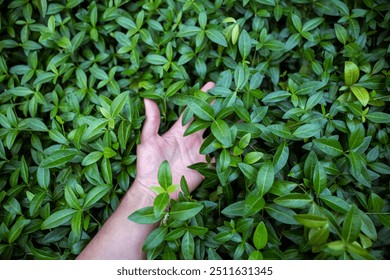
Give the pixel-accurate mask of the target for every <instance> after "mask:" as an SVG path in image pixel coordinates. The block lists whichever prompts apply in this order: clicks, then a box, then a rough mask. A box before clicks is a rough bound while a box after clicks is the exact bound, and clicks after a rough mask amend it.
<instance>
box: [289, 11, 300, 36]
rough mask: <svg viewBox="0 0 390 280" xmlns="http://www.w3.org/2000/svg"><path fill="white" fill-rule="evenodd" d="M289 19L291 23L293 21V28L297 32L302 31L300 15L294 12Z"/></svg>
mask: <svg viewBox="0 0 390 280" xmlns="http://www.w3.org/2000/svg"><path fill="white" fill-rule="evenodd" d="M291 20H292V23H293V25H294V27H295V29H296V30H297V31H298V32H301V31H302V21H301V19H300V17H299V16H298V15H296V14H292V15H291Z"/></svg>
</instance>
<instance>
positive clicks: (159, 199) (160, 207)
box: [153, 193, 169, 217]
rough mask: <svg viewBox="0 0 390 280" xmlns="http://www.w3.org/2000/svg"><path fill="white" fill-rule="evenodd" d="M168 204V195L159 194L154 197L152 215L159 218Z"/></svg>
mask: <svg viewBox="0 0 390 280" xmlns="http://www.w3.org/2000/svg"><path fill="white" fill-rule="evenodd" d="M168 202H169V194H168V193H160V194H159V195H157V196H156V198H155V199H154V202H153V210H154V215H155V216H156V217H160V216H161V215H162V214H163V213H164V210H165V209H166V208H167V206H168Z"/></svg>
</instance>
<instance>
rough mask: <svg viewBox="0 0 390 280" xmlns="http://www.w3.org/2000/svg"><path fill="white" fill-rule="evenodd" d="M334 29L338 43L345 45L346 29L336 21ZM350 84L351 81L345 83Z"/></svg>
mask: <svg viewBox="0 0 390 280" xmlns="http://www.w3.org/2000/svg"><path fill="white" fill-rule="evenodd" d="M334 30H335V33H336V37H337V40H339V41H340V43H342V44H343V45H345V44H346V43H347V41H348V37H349V36H348V31H347V29H345V28H344V27H343V26H342V25H340V24H337V23H336V24H335V25H334ZM347 63H353V62H350V61H347V62H346V64H347ZM358 78H359V74H358ZM345 81H347V79H345ZM355 82H356V81H355ZM348 83H349V82H348ZM352 84H353V83H351V84H347V85H352Z"/></svg>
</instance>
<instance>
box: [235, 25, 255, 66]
mask: <svg viewBox="0 0 390 280" xmlns="http://www.w3.org/2000/svg"><path fill="white" fill-rule="evenodd" d="M251 47H252V42H251V37H250V36H249V34H248V32H247V31H246V30H245V29H244V30H242V31H241V34H240V37H239V38H238V50H239V51H240V54H241V56H242V58H243V59H245V58H246V57H248V55H249V54H250V52H251Z"/></svg>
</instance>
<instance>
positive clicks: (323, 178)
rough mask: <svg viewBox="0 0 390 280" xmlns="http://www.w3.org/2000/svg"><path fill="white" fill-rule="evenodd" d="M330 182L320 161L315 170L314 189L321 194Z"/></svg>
mask: <svg viewBox="0 0 390 280" xmlns="http://www.w3.org/2000/svg"><path fill="white" fill-rule="evenodd" d="M327 184H328V177H327V175H326V173H325V168H324V167H323V166H322V163H321V162H318V163H317V164H316V166H315V167H314V171H313V189H314V190H315V192H316V193H317V194H321V193H322V191H323V190H324V189H325V188H326V186H327Z"/></svg>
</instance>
